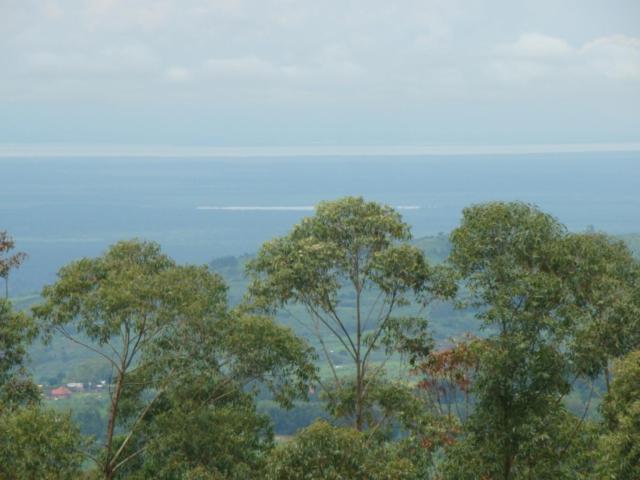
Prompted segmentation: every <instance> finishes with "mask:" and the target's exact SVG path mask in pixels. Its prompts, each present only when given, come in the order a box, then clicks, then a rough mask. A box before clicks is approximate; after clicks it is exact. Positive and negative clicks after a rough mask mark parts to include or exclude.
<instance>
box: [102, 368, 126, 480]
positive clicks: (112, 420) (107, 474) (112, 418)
mask: <svg viewBox="0 0 640 480" xmlns="http://www.w3.org/2000/svg"><path fill="white" fill-rule="evenodd" d="M123 381H124V370H122V371H120V372H118V377H117V379H116V389H115V391H114V392H113V397H112V399H111V408H110V410H109V423H108V426H107V443H106V446H105V450H106V458H105V462H104V478H105V479H106V480H111V479H112V478H113V475H114V471H113V465H112V458H111V451H112V450H113V434H114V431H115V427H116V418H117V416H118V403H119V402H120V396H121V395H122V383H123Z"/></svg>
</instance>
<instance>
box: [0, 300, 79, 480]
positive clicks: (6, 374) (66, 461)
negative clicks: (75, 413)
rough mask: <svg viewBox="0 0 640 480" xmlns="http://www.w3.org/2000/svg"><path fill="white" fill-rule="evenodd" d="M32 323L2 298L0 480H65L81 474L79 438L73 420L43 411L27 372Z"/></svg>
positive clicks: (32, 336) (38, 393) (36, 389)
mask: <svg viewBox="0 0 640 480" xmlns="http://www.w3.org/2000/svg"><path fill="white" fill-rule="evenodd" d="M35 335H36V328H35V326H34V323H33V322H32V320H31V319H30V318H29V317H28V316H27V315H25V314H24V313H17V312H14V311H13V309H12V308H11V304H10V303H9V301H8V300H5V299H0V478H7V479H18V478H25V479H41V478H42V479H65V478H70V477H72V476H73V474H77V473H78V472H79V466H80V462H81V458H80V453H79V443H80V442H79V440H80V438H79V434H78V431H77V429H76V427H75V426H73V425H72V423H71V421H70V420H69V418H68V417H66V416H64V415H60V414H57V413H55V412H53V411H50V410H47V409H43V408H42V407H41V406H40V397H41V392H40V390H39V389H38V387H37V386H36V385H35V384H34V383H33V382H32V380H31V377H30V375H29V373H28V372H27V370H26V368H25V365H24V363H25V361H26V357H27V348H28V346H29V344H30V343H31V341H32V340H33V338H34V337H35Z"/></svg>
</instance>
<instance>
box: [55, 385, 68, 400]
mask: <svg viewBox="0 0 640 480" xmlns="http://www.w3.org/2000/svg"><path fill="white" fill-rule="evenodd" d="M51 396H52V397H53V398H69V397H70V396H71V390H69V389H68V388H67V387H58V388H54V389H53V390H51Z"/></svg>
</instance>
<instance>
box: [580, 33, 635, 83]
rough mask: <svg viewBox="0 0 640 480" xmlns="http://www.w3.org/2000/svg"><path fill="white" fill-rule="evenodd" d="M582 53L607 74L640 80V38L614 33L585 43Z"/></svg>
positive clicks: (599, 70) (598, 69)
mask: <svg viewBox="0 0 640 480" xmlns="http://www.w3.org/2000/svg"><path fill="white" fill-rule="evenodd" d="M580 52H581V54H582V55H583V56H584V57H585V58H586V59H587V61H588V62H589V63H590V65H591V66H592V67H593V68H594V69H595V70H597V71H598V72H600V73H601V74H602V75H605V76H607V77H610V78H614V79H621V80H640V38H634V37H627V36H625V35H612V36H607V37H599V38H596V39H594V40H592V41H590V42H588V43H587V44H585V45H584V46H583V47H582V48H581V50H580Z"/></svg>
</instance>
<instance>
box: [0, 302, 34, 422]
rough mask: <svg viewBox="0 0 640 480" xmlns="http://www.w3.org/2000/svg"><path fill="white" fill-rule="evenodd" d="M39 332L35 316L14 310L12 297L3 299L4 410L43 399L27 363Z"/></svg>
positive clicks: (0, 385)
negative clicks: (29, 347)
mask: <svg viewBox="0 0 640 480" xmlns="http://www.w3.org/2000/svg"><path fill="white" fill-rule="evenodd" d="M36 333H37V330H36V328H35V325H34V323H33V321H32V319H31V318H29V317H28V316H27V315H25V314H24V313H19V312H14V311H13V309H12V307H11V303H10V302H9V301H8V300H4V299H0V413H2V412H3V411H4V410H11V409H14V408H16V407H17V406H20V405H25V404H35V403H37V402H38V400H39V399H40V392H39V391H38V388H37V387H36V385H34V384H33V382H32V381H31V377H30V376H29V374H28V372H27V370H26V368H25V366H24V363H25V361H26V358H27V348H28V346H29V344H30V343H31V341H32V340H33V339H34V337H35V336H36Z"/></svg>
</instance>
